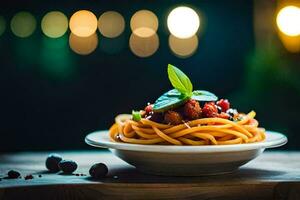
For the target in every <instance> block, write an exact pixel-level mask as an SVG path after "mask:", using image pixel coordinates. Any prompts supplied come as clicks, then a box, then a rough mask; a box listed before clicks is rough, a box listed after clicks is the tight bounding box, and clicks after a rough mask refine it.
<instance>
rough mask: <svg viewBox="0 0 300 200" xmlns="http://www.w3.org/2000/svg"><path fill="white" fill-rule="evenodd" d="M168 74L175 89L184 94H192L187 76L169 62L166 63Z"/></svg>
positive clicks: (191, 87)
mask: <svg viewBox="0 0 300 200" xmlns="http://www.w3.org/2000/svg"><path fill="white" fill-rule="evenodd" d="M168 76H169V79H170V82H171V84H172V85H173V87H174V88H175V89H177V90H178V91H179V92H181V93H182V94H184V95H185V96H189V97H191V96H192V92H193V85H192V82H191V81H190V79H189V77H187V75H185V74H184V73H183V72H182V71H181V70H180V69H178V68H177V67H175V66H173V65H171V64H169V65H168Z"/></svg>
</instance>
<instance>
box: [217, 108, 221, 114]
mask: <svg viewBox="0 0 300 200" xmlns="http://www.w3.org/2000/svg"><path fill="white" fill-rule="evenodd" d="M217 109H218V113H219V114H220V113H221V112H222V108H221V107H220V106H217Z"/></svg>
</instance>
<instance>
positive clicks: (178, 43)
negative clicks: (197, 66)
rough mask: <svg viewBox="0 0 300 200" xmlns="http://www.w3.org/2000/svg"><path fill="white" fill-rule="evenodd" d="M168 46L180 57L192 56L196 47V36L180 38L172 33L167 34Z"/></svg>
mask: <svg viewBox="0 0 300 200" xmlns="http://www.w3.org/2000/svg"><path fill="white" fill-rule="evenodd" d="M169 47H170V49H171V51H172V52H173V53H174V54H175V55H176V56H178V57H180V58H187V57H190V56H192V55H193V54H194V53H195V52H196V50H197V48H198V36H197V35H194V36H192V37H190V38H186V39H182V38H177V37H175V36H173V35H170V36H169Z"/></svg>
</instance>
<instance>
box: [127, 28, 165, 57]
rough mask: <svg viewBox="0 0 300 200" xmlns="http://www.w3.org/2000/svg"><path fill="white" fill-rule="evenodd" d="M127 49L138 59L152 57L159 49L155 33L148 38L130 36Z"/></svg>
mask: <svg viewBox="0 0 300 200" xmlns="http://www.w3.org/2000/svg"><path fill="white" fill-rule="evenodd" d="M129 47H130V49H131V51H132V53H134V54H135V55H136V56H138V57H142V58H145V57H149V56H151V55H153V54H154V53H155V52H156V51H157V49H158V47H159V38H158V35H157V34H156V33H155V34H154V35H152V36H150V37H146V38H145V37H139V36H137V35H135V34H133V33H132V34H131V36H130V39H129Z"/></svg>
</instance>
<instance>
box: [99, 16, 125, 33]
mask: <svg viewBox="0 0 300 200" xmlns="http://www.w3.org/2000/svg"><path fill="white" fill-rule="evenodd" d="M98 29H99V31H100V33H101V34H102V35H103V36H105V37H108V38H115V37H118V36H119V35H121V34H122V33H123V31H124V29H125V20H124V18H123V16H122V15H121V14H120V13H118V12H116V11H107V12H105V13H103V14H102V15H101V16H100V17H99V20H98Z"/></svg>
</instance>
